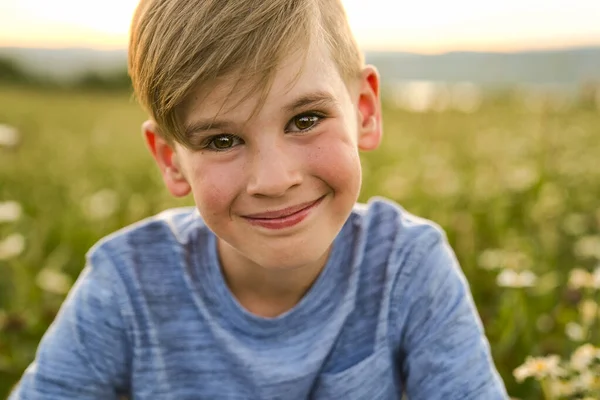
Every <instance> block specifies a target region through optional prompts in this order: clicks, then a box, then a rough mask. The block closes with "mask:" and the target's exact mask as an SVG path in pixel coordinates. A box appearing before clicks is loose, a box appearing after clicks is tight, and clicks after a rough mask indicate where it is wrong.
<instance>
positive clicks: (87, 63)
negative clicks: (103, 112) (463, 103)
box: [0, 46, 600, 86]
mask: <svg viewBox="0 0 600 400" xmlns="http://www.w3.org/2000/svg"><path fill="white" fill-rule="evenodd" d="M366 56H367V57H366V58H367V61H368V62H370V63H373V64H375V65H376V66H377V67H378V68H379V70H380V72H381V74H382V77H383V79H384V82H386V83H393V82H397V81H407V80H428V81H440V82H461V81H470V82H473V83H476V84H480V85H494V86H498V85H513V84H517V83H520V84H544V85H546V84H550V85H567V86H574V85H579V84H581V83H585V82H589V81H596V82H598V81H600V46H598V47H586V48H573V49H565V50H548V51H525V52H516V53H481V52H453V53H446V54H438V55H422V54H414V53H402V52H385V53H384V52H368V53H367V55H366ZM0 57H4V58H10V59H13V60H15V61H16V62H17V63H18V64H19V65H20V66H21V67H23V68H24V69H25V70H26V71H28V72H30V73H32V74H35V75H37V76H40V77H43V78H52V79H58V80H63V81H69V80H73V79H78V78H80V77H81V76H83V75H84V74H86V73H89V72H96V73H99V74H103V73H115V72H118V71H123V70H124V69H125V68H126V57H127V56H126V52H125V50H114V51H100V50H90V49H30V48H0Z"/></svg>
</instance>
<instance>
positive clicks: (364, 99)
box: [358, 65, 383, 150]
mask: <svg viewBox="0 0 600 400" xmlns="http://www.w3.org/2000/svg"><path fill="white" fill-rule="evenodd" d="M382 134H383V131H382V126H381V99H380V97H379V73H378V72H377V69H376V68H375V67H373V66H370V65H368V66H366V67H365V69H364V70H363V72H362V76H361V79H360V89H359V94H358V148H359V149H361V150H374V149H376V148H377V147H378V146H379V144H380V143H381V137H382Z"/></svg>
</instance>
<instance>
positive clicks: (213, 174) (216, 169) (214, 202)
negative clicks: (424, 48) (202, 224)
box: [191, 163, 239, 217]
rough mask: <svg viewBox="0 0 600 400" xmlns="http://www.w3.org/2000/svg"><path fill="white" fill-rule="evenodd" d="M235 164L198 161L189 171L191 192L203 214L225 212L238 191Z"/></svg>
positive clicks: (206, 215) (209, 214)
mask: <svg viewBox="0 0 600 400" xmlns="http://www.w3.org/2000/svg"><path fill="white" fill-rule="evenodd" d="M235 168H236V167H235V166H232V165H230V164H226V163H219V164H214V163H211V164H208V163H198V164H197V165H196V166H195V167H194V168H193V169H192V171H191V172H192V173H191V185H192V193H193V196H194V200H195V202H196V205H197V206H198V209H199V211H200V212H201V213H202V215H203V216H205V217H209V216H211V215H218V214H221V213H223V212H227V213H228V210H229V207H230V205H231V202H232V200H233V199H234V198H235V196H236V193H237V192H238V186H239V182H237V181H236V177H238V176H239V173H238V174H235V173H234V171H235Z"/></svg>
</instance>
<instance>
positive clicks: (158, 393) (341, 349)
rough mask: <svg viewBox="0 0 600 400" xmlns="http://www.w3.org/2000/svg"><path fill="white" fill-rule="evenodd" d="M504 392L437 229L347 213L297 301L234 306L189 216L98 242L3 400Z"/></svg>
mask: <svg viewBox="0 0 600 400" xmlns="http://www.w3.org/2000/svg"><path fill="white" fill-rule="evenodd" d="M403 393H404V394H405V395H406V396H407V397H408V398H409V399H410V400H417V399H427V400H433V399H451V400H454V399H485V400H495V399H507V398H508V396H507V394H506V390H505V388H504V385H503V383H502V381H501V379H500V377H499V375H498V373H497V371H496V369H495V367H494V364H493V361H492V359H491V357H490V349H489V344H488V341H487V339H486V337H485V335H484V332H483V328H482V324H481V321H480V319H479V317H478V315H477V312H476V310H475V307H474V304H473V300H472V297H471V294H470V291H469V288H468V285H467V282H466V281H465V278H464V275H463V273H462V272H461V270H460V267H459V266H458V263H457V261H456V259H455V256H454V254H453V252H452V250H451V249H450V247H449V246H448V244H447V241H446V238H445V236H444V234H443V232H442V231H441V229H440V228H439V227H437V226H436V225H435V224H433V223H431V222H429V221H426V220H423V219H420V218H417V217H415V216H413V215H411V214H409V213H407V212H406V211H404V210H403V209H402V208H400V207H399V206H397V205H395V204H393V203H391V202H389V201H387V200H382V199H375V200H372V201H371V202H369V204H368V205H366V206H365V205H357V206H356V207H355V209H354V210H353V212H352V214H351V215H350V217H349V218H348V220H347V222H346V223H345V225H344V227H343V228H342V230H341V232H340V233H339V235H338V236H337V237H336V239H335V241H334V243H333V249H332V251H331V253H330V257H329V259H328V261H327V264H326V266H325V268H324V269H323V271H322V272H321V273H320V275H319V277H318V278H317V280H316V281H315V283H314V284H313V286H312V287H311V289H310V290H309V291H308V292H307V293H306V295H305V296H304V297H303V298H302V300H301V301H300V302H299V303H298V304H297V305H296V306H295V307H293V308H292V309H291V310H289V311H287V312H285V313H284V314H282V315H280V316H278V317H275V318H263V317H258V316H256V315H253V314H251V313H249V312H247V311H246V310H245V309H244V308H243V307H242V306H241V305H240V304H239V303H238V302H237V301H236V299H235V298H234V297H233V295H232V293H231V292H230V291H229V289H228V287H227V285H226V283H225V280H224V277H223V275H222V272H221V269H220V266H219V261H218V255H217V250H216V238H215V235H214V234H213V233H212V232H211V231H210V230H209V229H208V228H207V227H206V225H205V224H204V223H203V221H202V219H201V218H200V216H199V214H198V212H197V211H196V210H195V209H193V208H184V209H174V210H169V211H165V212H163V213H161V214H159V215H157V216H155V217H153V218H150V219H147V220H145V221H142V222H141V223H138V224H135V225H133V226H131V227H129V228H126V229H124V230H122V231H119V232H117V233H115V234H113V235H110V236H109V237H107V238H105V239H103V240H102V241H101V242H100V243H99V244H97V245H96V246H95V247H94V248H93V249H92V250H91V251H90V252H89V253H88V258H87V265H86V267H85V269H84V271H83V272H82V274H81V276H80V277H79V279H78V281H77V283H76V285H75V286H74V287H73V289H72V290H71V292H70V294H69V296H68V297H67V299H66V301H65V303H64V304H63V306H62V308H61V311H60V312H59V314H58V316H57V318H56V320H55V321H54V323H53V324H52V325H51V327H50V328H49V329H48V332H47V333H46V335H45V336H44V338H43V339H42V341H41V343H40V346H39V349H38V352H37V356H36V360H35V362H34V363H32V364H31V366H30V367H29V368H28V369H27V371H26V372H25V374H24V376H23V378H22V380H21V382H20V384H19V385H18V386H17V388H16V389H15V391H14V392H13V394H12V396H11V397H10V399H11V400H16V399H30V400H33V399H44V400H53V399H103V400H107V399H117V398H119V396H127V397H130V398H133V399H136V400H146V399H174V400H175V399H176V400H185V399H248V400H254V399H268V400H275V399H282V400H283V399H285V400H290V399H336V400H337V399H345V400H359V399H365V400H374V399H375V400H377V399H384V400H387V399H400V398H401V397H402V394H403Z"/></svg>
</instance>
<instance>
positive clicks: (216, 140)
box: [205, 134, 241, 151]
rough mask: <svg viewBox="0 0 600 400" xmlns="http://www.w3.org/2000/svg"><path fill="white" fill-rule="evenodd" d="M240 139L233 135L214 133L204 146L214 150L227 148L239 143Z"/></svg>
mask: <svg viewBox="0 0 600 400" xmlns="http://www.w3.org/2000/svg"><path fill="white" fill-rule="evenodd" d="M240 142H241V139H240V138H238V137H237V136H234V135H228V134H223V135H216V136H213V137H211V138H210V139H209V140H208V143H207V144H206V146H205V147H206V148H208V149H210V150H214V151H223V150H229V149H231V148H232V147H235V146H237V145H238V144H240Z"/></svg>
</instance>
